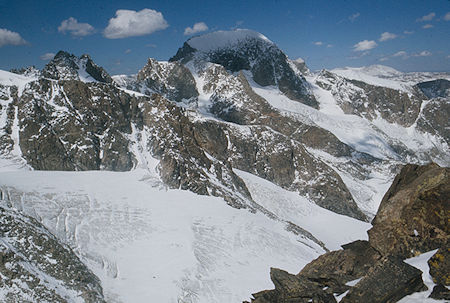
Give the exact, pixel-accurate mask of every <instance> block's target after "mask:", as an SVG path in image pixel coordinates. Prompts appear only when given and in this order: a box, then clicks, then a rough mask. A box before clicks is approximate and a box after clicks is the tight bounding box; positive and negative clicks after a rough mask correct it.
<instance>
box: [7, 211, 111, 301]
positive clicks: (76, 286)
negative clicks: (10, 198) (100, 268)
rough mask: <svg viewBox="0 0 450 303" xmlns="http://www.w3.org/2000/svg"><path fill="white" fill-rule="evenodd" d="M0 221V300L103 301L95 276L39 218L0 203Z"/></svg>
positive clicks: (100, 288) (98, 282)
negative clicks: (2, 205)
mask: <svg viewBox="0 0 450 303" xmlns="http://www.w3.org/2000/svg"><path fill="white" fill-rule="evenodd" d="M0 223H1V224H0V277H1V279H0V300H1V301H2V302H7V303H8V302H11V303H12V302H58V303H69V302H86V303H89V302H91V303H100V302H105V301H104V298H103V293H102V287H101V285H100V281H99V279H98V278H97V277H96V276H95V275H94V274H93V273H92V272H91V271H90V270H89V269H88V268H87V267H86V266H85V265H84V264H83V263H82V262H81V261H80V259H79V258H78V257H77V256H76V255H75V253H74V252H73V251H72V250H71V249H70V248H69V247H67V246H65V245H62V244H60V242H59V240H58V239H56V238H55V236H53V235H52V234H51V233H50V232H49V231H48V230H47V229H46V228H45V227H44V226H42V225H41V224H40V223H39V222H37V221H36V220H35V219H33V218H31V217H28V216H25V215H23V214H21V213H20V212H18V211H17V210H14V209H8V208H4V207H0ZM77 298H79V299H77Z"/></svg>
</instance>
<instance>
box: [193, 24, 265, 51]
mask: <svg viewBox="0 0 450 303" xmlns="http://www.w3.org/2000/svg"><path fill="white" fill-rule="evenodd" d="M249 39H256V40H262V41H264V42H267V43H270V44H273V42H272V41H270V40H269V39H268V38H267V37H266V36H264V35H263V34H261V33H258V32H255V31H252V30H249V29H235V30H232V31H216V32H212V33H208V34H205V35H201V36H197V37H193V38H191V39H189V40H188V41H187V43H188V44H189V46H191V47H192V48H194V49H196V50H198V51H202V52H210V51H214V50H217V49H222V48H226V47H232V46H235V45H238V44H239V43H241V42H243V41H247V40H249Z"/></svg>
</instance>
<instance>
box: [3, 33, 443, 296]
mask: <svg viewBox="0 0 450 303" xmlns="http://www.w3.org/2000/svg"><path fill="white" fill-rule="evenodd" d="M0 105H1V107H0V166H1V167H0V172H1V173H0V180H1V181H0V185H1V192H2V195H1V197H2V199H1V202H0V209H1V210H2V212H3V213H4V214H5V215H4V216H5V218H6V216H8V218H14V220H16V221H17V222H16V223H14V224H22V225H23V224H24V223H23V222H26V225H27V226H28V227H27V228H29V229H30V230H29V231H28V229H24V230H26V233H33V235H35V234H36V233H40V234H39V235H36V236H35V237H36V238H39V239H41V238H42V237H44V238H46V239H50V240H51V241H56V242H58V245H60V246H61V248H60V249H61V251H64V254H59V255H58V256H54V255H52V256H51V257H49V258H47V259H44V260H37V259H36V257H33V255H34V254H33V253H31V252H32V251H33V249H34V248H33V247H38V246H39V247H41V245H42V242H39V241H37V243H38V244H33V243H29V246H27V248H23V247H21V246H20V245H19V244H20V243H22V242H23V240H20V239H30V237H28V236H27V237H26V238H25V235H23V236H14V237H12V236H10V235H9V234H7V233H6V231H4V230H3V231H2V235H1V239H2V242H0V243H2V245H1V246H0V249H2V251H1V252H0V253H2V254H6V253H7V254H10V255H14V258H16V260H21V261H14V262H16V263H17V264H20V265H21V266H22V267H21V269H20V270H21V271H23V272H26V274H23V275H13V274H10V275H7V274H5V272H6V271H8V270H9V271H11V270H10V268H9V267H8V266H5V265H4V266H3V267H4V268H6V269H5V270H2V269H0V274H1V275H2V277H7V278H3V279H2V280H0V285H1V286H2V287H1V288H2V289H3V290H0V298H2V299H3V300H11V302H14V300H19V301H20V300H29V301H31V302H45V300H47V301H48V302H66V301H67V302H101V301H100V300H105V301H106V302H148V301H149V298H152V299H153V300H154V301H155V302H242V301H244V300H246V299H248V297H249V296H250V294H251V293H252V291H255V290H258V289H262V288H270V285H271V284H270V280H269V279H268V274H267V273H268V271H269V268H270V267H271V266H277V267H282V268H285V269H287V270H293V271H296V272H298V270H299V269H301V267H302V265H306V263H308V262H309V261H311V260H312V259H314V258H316V257H317V256H319V255H320V254H322V253H324V252H327V251H329V250H334V249H339V247H340V245H342V244H344V243H347V242H349V241H353V240H358V239H365V238H367V235H366V234H365V232H366V230H367V229H369V227H370V224H368V223H367V222H369V221H371V220H372V219H373V218H374V216H375V214H376V212H377V209H378V206H379V204H380V202H381V200H382V197H383V195H384V194H385V192H386V191H387V190H388V188H389V186H390V185H391V183H392V181H393V179H394V177H395V175H396V174H397V173H398V172H399V171H400V168H401V167H402V166H403V165H404V164H407V163H414V164H425V163H429V162H435V163H437V164H439V165H440V166H444V167H448V166H449V165H450V153H449V152H448V151H449V144H450V127H449V113H450V73H402V72H399V71H396V70H394V69H392V68H390V67H387V66H381V65H375V66H368V67H362V68H349V67H347V68H342V69H334V70H321V71H317V72H312V71H310V70H309V69H308V67H307V66H306V64H305V62H304V61H303V60H301V59H296V60H292V59H290V58H288V57H287V56H286V55H285V54H284V53H283V51H282V50H280V49H279V48H278V47H277V45H276V44H275V43H273V42H272V41H270V40H269V39H268V38H267V37H265V36H264V35H262V34H260V33H257V32H254V31H250V30H244V29H238V30H234V31H218V32H212V33H208V34H205V35H201V36H197V37H193V38H191V39H189V40H187V41H186V42H185V43H184V45H183V46H182V47H181V48H180V49H179V50H178V51H177V53H176V54H175V55H174V56H173V57H172V58H171V59H170V60H169V61H157V60H154V59H151V58H150V59H148V61H147V63H146V64H145V66H144V67H143V68H142V69H141V70H140V71H139V72H138V73H137V74H134V75H114V76H111V75H109V74H108V73H107V71H106V70H104V69H103V68H102V67H100V66H98V65H97V64H96V63H95V62H94V61H93V59H92V58H91V57H90V56H89V55H81V56H80V57H77V56H75V55H72V54H69V53H67V52H64V51H60V52H58V53H57V54H56V55H55V57H54V58H53V59H52V60H51V61H50V62H49V63H48V64H47V65H46V66H45V67H44V68H43V69H42V70H36V69H34V68H26V69H19V70H12V71H10V72H8V71H0ZM2 218H3V215H2ZM11 220H12V221H14V220H13V219H11ZM11 224H13V223H11ZM21 237H22V238H21ZM30 241H31V240H30ZM33 241H34V240H33ZM35 242H36V241H35ZM42 247H44V248H43V249H44V250H45V251H47V250H48V252H47V253H43V254H45V255H49V256H50V255H51V254H53V253H54V251H53V250H52V248H48V246H42ZM58 247H59V246H58ZM23 250H25V251H28V253H24V252H23ZM58 258H64V260H71V262H72V263H74V264H77V265H76V266H80V267H82V268H83V269H82V271H81V272H83V273H84V274H83V276H82V277H79V276H76V274H75V271H73V270H72V271H71V272H69V273H70V274H71V275H72V276H71V275H70V274H68V275H67V276H61V275H59V274H57V273H54V272H52V271H51V270H49V268H50V267H51V266H49V264H54V262H56V264H60V263H59V260H58ZM24 260H26V261H24ZM54 260H56V261H54ZM8 262H9V261H8ZM11 262H12V261H11ZM14 262H12V263H11V264H13V263H14ZM25 263H27V264H28V265H24V264H25ZM72 263H71V264H72ZM42 264H44V265H42ZM62 264H65V263H62ZM73 275H75V277H73ZM17 277H19V278H17ZM29 277H34V278H35V279H36V278H37V281H38V282H33V283H35V286H33V287H34V288H33V287H32V286H30V285H31V284H30V283H31V282H29V281H30V279H32V278H29ZM80 279H81V281H87V282H89V283H87V284H84V285H81V286H80V284H79V283H78V284H74V283H72V282H73V281H80ZM36 285H38V286H36ZM86 285H87V286H86ZM102 287H103V290H102ZM31 288H32V289H36V291H31V292H30V290H29V289H31ZM86 289H88V290H86ZM49 294H51V296H53V297H51V296H49ZM52 298H54V299H52ZM100 298H101V299H100ZM64 300H65V301H64Z"/></svg>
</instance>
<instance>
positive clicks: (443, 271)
mask: <svg viewBox="0 0 450 303" xmlns="http://www.w3.org/2000/svg"><path fill="white" fill-rule="evenodd" d="M428 266H429V267H430V275H431V276H432V277H433V281H434V283H436V284H440V285H445V286H449V285H450V272H449V270H448V269H449V268H450V248H448V247H441V248H440V249H439V250H438V251H437V252H436V253H435V254H434V255H433V256H432V257H431V258H430V260H428Z"/></svg>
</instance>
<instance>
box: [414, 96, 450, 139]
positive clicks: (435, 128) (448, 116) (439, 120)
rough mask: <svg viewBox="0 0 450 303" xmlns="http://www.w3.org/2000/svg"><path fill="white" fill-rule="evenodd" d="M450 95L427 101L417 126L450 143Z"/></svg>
mask: <svg viewBox="0 0 450 303" xmlns="http://www.w3.org/2000/svg"><path fill="white" fill-rule="evenodd" d="M449 121H450V97H447V98H441V97H438V98H435V99H431V100H430V101H428V102H427V104H426V105H425V106H424V108H423V109H422V112H421V115H420V116H419V118H418V119H417V127H418V128H419V129H420V130H422V131H424V132H428V133H430V134H433V135H435V136H441V137H442V138H443V139H444V141H445V142H446V143H447V144H450V122H449Z"/></svg>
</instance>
